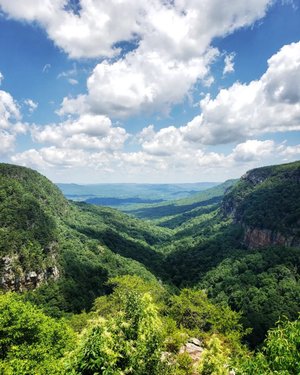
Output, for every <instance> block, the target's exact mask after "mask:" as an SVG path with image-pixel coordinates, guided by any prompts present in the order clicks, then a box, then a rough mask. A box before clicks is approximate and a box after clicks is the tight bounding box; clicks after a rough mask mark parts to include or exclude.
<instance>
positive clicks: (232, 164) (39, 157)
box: [11, 140, 300, 182]
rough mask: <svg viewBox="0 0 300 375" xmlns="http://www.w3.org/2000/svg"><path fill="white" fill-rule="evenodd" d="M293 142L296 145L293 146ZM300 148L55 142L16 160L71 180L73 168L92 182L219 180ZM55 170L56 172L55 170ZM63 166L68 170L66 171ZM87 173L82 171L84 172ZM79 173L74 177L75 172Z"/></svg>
mask: <svg viewBox="0 0 300 375" xmlns="http://www.w3.org/2000/svg"><path fill="white" fill-rule="evenodd" d="M291 147H292V148H291ZM299 152H300V148H299V145H298V146H286V145H285V144H276V143H275V142H274V141H272V140H266V141H259V140H247V141H246V142H243V143H241V144H238V145H237V146H236V147H235V148H233V149H232V151H231V152H229V153H228V154H224V153H220V152H214V151H206V150H193V149H186V150H184V149H182V148H179V149H176V148H174V149H173V154H172V155H171V154H169V155H160V154H157V153H156V154H153V153H152V154H151V153H149V152H147V151H137V152H124V151H121V150H117V151H114V152H109V151H106V150H102V151H99V152H94V151H91V150H87V149H86V150H84V149H74V148H67V147H65V148H64V147H58V146H50V147H43V148H41V149H39V150H38V149H30V150H27V151H25V152H22V153H18V154H16V155H14V156H13V157H12V158H11V160H12V161H13V162H14V163H17V164H22V165H26V166H30V167H33V168H38V169H40V170H42V171H46V172H47V173H48V174H50V175H51V173H52V175H53V176H60V177H59V178H60V179H61V178H63V179H64V180H65V181H66V178H65V177H66V176H67V174H66V173H68V172H67V171H68V170H69V171H70V174H69V176H71V177H70V178H71V181H73V182H74V173H75V174H76V173H78V179H77V181H79V182H86V181H85V180H84V178H86V175H88V176H90V177H89V178H90V179H92V180H93V181H94V182H99V181H101V177H102V176H103V175H105V176H106V177H107V174H108V175H113V176H115V177H114V178H115V179H117V180H115V182H116V181H120V180H123V181H130V180H131V179H132V180H133V181H136V180H137V179H138V181H141V179H142V180H143V181H148V182H153V181H157V182H161V181H164V180H165V181H170V180H173V181H182V182H184V181H185V182H186V181H197V180H199V179H201V180H205V179H206V180H219V181H220V179H223V180H225V179H227V178H232V177H239V176H240V175H242V174H243V173H244V172H245V171H246V170H249V169H251V168H254V167H257V166H261V165H267V164H271V163H272V164H274V163H280V162H281V160H282V158H283V157H285V160H288V161H292V160H295V158H296V157H297V155H298V154H299ZM51 171H53V172H51ZM60 171H64V172H63V173H60ZM81 175H82V176H84V177H82V176H81ZM72 176H73V177H72Z"/></svg>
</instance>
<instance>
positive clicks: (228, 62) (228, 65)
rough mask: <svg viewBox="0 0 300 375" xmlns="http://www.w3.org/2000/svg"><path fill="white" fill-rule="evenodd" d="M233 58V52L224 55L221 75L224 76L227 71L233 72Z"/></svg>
mask: <svg viewBox="0 0 300 375" xmlns="http://www.w3.org/2000/svg"><path fill="white" fill-rule="evenodd" d="M234 58H235V54H234V53H230V54H228V55H226V56H225V58H224V64H225V65H224V69H223V76H225V75H226V74H228V73H233V72H234Z"/></svg>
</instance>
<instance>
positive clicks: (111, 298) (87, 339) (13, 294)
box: [0, 162, 300, 375]
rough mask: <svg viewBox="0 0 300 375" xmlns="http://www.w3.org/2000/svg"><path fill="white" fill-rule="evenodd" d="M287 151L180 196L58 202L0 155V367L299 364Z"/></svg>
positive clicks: (142, 373) (298, 248) (299, 249)
mask: <svg viewBox="0 0 300 375" xmlns="http://www.w3.org/2000/svg"><path fill="white" fill-rule="evenodd" d="M299 269H300V162H295V163H290V164H285V165H280V166H271V167H264V168H258V169H254V170H252V171H249V172H248V173H246V175H244V176H243V177H242V178H241V179H240V180H238V181H235V180H230V181H227V182H225V183H224V184H221V185H218V186H214V187H211V188H209V189H207V190H204V191H202V192H197V193H195V194H193V195H191V196H189V197H188V198H184V199H179V200H174V201H168V202H162V203H155V204H144V205H138V206H136V207H134V206H131V207H130V208H128V209H127V211H126V213H124V212H121V211H118V210H115V209H113V208H108V207H101V206H96V205H91V204H87V203H83V202H72V201H68V200H67V199H65V198H64V196H63V195H62V193H61V192H60V190H59V189H58V188H57V187H56V186H55V185H53V184H52V183H51V182H50V181H49V180H48V179H46V178H45V177H43V176H42V175H40V174H39V173H37V172H35V171H33V170H30V169H27V168H23V167H18V166H14V165H8V164H0V274H1V275H0V277H1V294H0V373H1V374H2V373H3V374H5V375H6V374H7V375H12V374H13V375H15V374H17V375H18V374H20V375H23V374H28V375H29V374H41V375H43V374H73V375H75V374H78V375H79V374H83V375H92V374H103V375H117V374H119V375H121V374H122V375H123V374H135V375H150V374H151V375H155V374H157V375H164V374H170V375H171V374H172V375H185V374H186V375H189V374H190V375H196V374H197V375H202V374H203V375H208V374H216V375H218V374H220V375H223V374H224V375H229V374H230V375H232V374H253V375H254V374H262V375H264V374H299V373H300V350H299V348H300V321H299V311H300V272H299Z"/></svg>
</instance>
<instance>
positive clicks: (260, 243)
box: [244, 227, 300, 249]
mask: <svg viewBox="0 0 300 375" xmlns="http://www.w3.org/2000/svg"><path fill="white" fill-rule="evenodd" d="M244 244H245V245H246V246H247V247H248V248H249V249H255V248H259V247H267V246H271V245H279V246H298V245H300V243H299V240H297V238H296V237H292V236H284V235H283V234H281V233H279V232H273V231H271V230H268V229H259V228H249V227H245V231H244Z"/></svg>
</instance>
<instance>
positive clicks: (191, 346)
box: [179, 337, 204, 366]
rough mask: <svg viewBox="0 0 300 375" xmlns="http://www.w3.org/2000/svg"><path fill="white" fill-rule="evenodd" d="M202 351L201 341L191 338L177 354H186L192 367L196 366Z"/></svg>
mask: <svg viewBox="0 0 300 375" xmlns="http://www.w3.org/2000/svg"><path fill="white" fill-rule="evenodd" d="M203 350H204V348H203V347H202V343H201V341H200V340H198V339H197V338H195V337H192V338H190V339H189V340H188V342H187V343H186V344H185V345H183V346H182V347H181V348H180V351H179V353H187V354H188V355H189V356H190V357H191V358H192V360H193V364H194V366H197V364H198V362H199V360H200V358H201V354H202V352H203Z"/></svg>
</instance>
